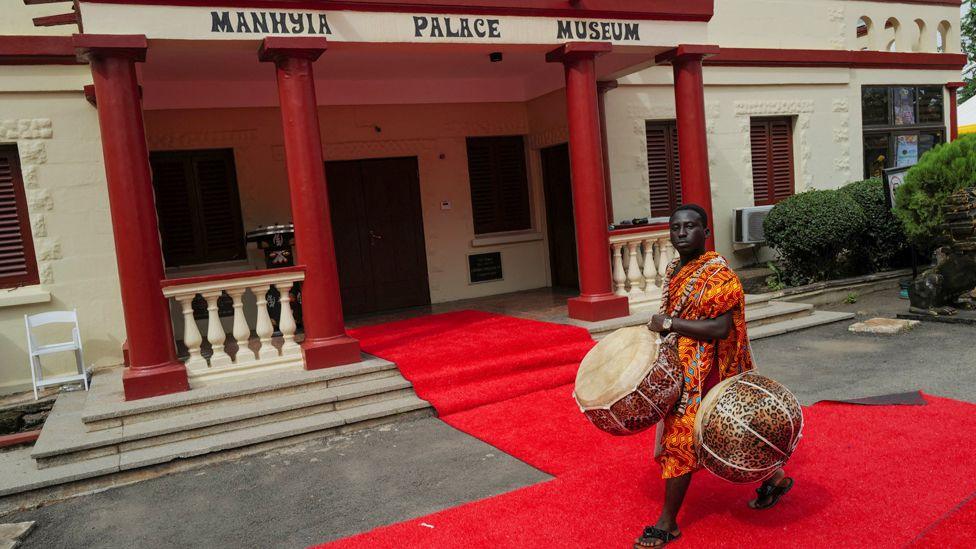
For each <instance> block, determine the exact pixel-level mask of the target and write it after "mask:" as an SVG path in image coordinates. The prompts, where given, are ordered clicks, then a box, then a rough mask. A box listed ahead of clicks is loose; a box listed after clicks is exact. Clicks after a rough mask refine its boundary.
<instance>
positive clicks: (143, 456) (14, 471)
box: [0, 393, 434, 498]
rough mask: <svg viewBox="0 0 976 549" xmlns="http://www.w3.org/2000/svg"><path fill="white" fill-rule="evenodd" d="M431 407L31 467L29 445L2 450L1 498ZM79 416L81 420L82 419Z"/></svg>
mask: <svg viewBox="0 0 976 549" xmlns="http://www.w3.org/2000/svg"><path fill="white" fill-rule="evenodd" d="M74 395H75V394H72V393H68V394H65V395H62V398H64V397H65V396H74ZM60 401H61V399H59V402H60ZM69 407H70V406H69ZM433 413H434V412H433V409H432V408H431V407H430V404H429V403H427V402H426V401H424V400H421V399H420V398H418V397H416V396H401V397H398V398H394V399H391V400H384V401H382V402H375V403H372V404H364V405H360V406H354V407H351V408H346V409H343V410H333V411H328V412H319V413H313V414H309V415H305V416H301V417H295V418H291V419H287V420H282V421H274V422H270V423H263V424H260V425H253V426H249V427H244V428H241V429H236V430H233V431H226V432H220V433H215V434H210V435H206V436H201V437H196V438H191V439H186V440H178V441H173V442H168V443H165V444H161V445H158V446H151V447H146V448H138V449H131V450H122V451H120V452H118V453H116V454H111V455H104V456H101V457H97V458H92V459H86V460H82V461H79V462H74V463H64V464H61V465H56V466H52V467H48V468H45V469H37V468H36V467H35V465H34V462H33V460H31V459H30V457H29V454H28V451H27V449H20V450H16V451H12V452H4V453H0V469H2V470H3V471H4V474H3V475H0V498H4V497H6V496H12V495H14V494H22V493H24V492H28V491H32V490H41V489H45V488H51V487H56V486H59V485H64V484H67V483H76V482H79V481H85V480H89V479H96V480H92V482H96V484H93V485H91V486H92V487H97V486H98V484H97V483H98V482H101V483H102V484H104V485H105V486H111V485H113V480H112V479H113V478H114V477H115V476H116V475H118V474H119V473H122V472H125V471H129V470H133V469H137V468H142V467H149V466H154V465H160V464H165V463H167V462H173V461H175V460H180V459H192V458H194V457H196V456H200V457H202V456H204V455H205V454H210V453H215V452H221V451H229V450H234V453H233V455H234V456H237V457H239V455H241V454H240V453H241V452H244V453H253V452H258V451H266V450H268V449H270V448H273V447H279V446H284V445H288V444H293V443H297V442H301V441H303V440H307V439H308V438H310V437H311V438H319V437H328V436H335V435H339V434H344V433H349V432H352V431H356V430H359V429H365V428H369V427H375V426H377V425H383V424H386V423H392V422H395V421H402V420H408V419H414V418H417V417H426V416H430V415H432V414H433ZM78 421H79V423H80V419H79V420H78ZM218 455H219V454H218ZM207 459H209V458H207ZM7 473H9V474H7ZM97 479H104V480H97ZM129 482H131V480H129Z"/></svg>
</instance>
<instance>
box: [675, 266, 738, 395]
mask: <svg viewBox="0 0 976 549" xmlns="http://www.w3.org/2000/svg"><path fill="white" fill-rule="evenodd" d="M679 263H680V258H675V259H674V260H673V261H671V264H670V265H668V268H667V270H666V271H665V274H666V276H665V277H664V283H663V288H662V296H661V308H660V313H661V314H663V315H666V314H668V309H669V308H670V307H669V306H670V302H671V293H670V292H671V277H672V276H673V275H674V273H675V272H677V270H678V264H679ZM713 265H721V266H724V267H726V268H728V263H727V262H726V261H725V259H724V258H722V257H721V256H719V257H715V258H712V259H709V260H708V261H706V262H705V263H702V265H701V266H700V267H698V269H696V270H695V272H694V273H692V275H691V276H690V277H688V282H686V283H685V287H684V289H683V291H682V292H681V297H680V298H678V303H677V304H675V307H674V310H673V311H672V312H671V316H672V317H673V318H682V316H681V313H682V311H683V310H684V308H685V306H686V305H687V304H688V301H689V299H691V294H692V291H693V290H694V288H695V287H696V286H698V280H699V279H700V278H701V276H702V274H704V272H705V270H706V269H708V268H709V267H711V266H713ZM660 345H669V346H671V347H673V349H674V352H673V353H659V355H660V356H674V357H678V361H679V364H677V365H673V370H674V371H677V372H680V374H679V375H680V376H681V378H684V374H685V372H684V367H683V366H682V365H681V364H680V360H681V357H680V355H679V353H678V334H677V333H675V332H671V333H669V334H668V335H666V336H665V337H664V339H663V340H662V341H661V343H660ZM716 364H717V361H716ZM698 391H699V392H701V387H699V388H698ZM687 405H688V387H687V385H685V384H684V383H682V387H681V396H680V397H679V399H678V402H677V412H678V413H679V414H684V413H685V408H686V407H687Z"/></svg>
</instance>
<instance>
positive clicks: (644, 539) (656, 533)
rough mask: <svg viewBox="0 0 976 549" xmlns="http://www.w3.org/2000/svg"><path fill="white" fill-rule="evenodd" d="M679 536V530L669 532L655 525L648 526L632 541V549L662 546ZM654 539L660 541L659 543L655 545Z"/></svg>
mask: <svg viewBox="0 0 976 549" xmlns="http://www.w3.org/2000/svg"><path fill="white" fill-rule="evenodd" d="M680 537H681V533H680V532H679V533H677V534H672V533H671V532H668V531H667V530H661V529H660V528H658V527H656V526H648V527H647V528H644V533H643V534H641V537H639V538H637V541H635V542H634V549H640V548H641V547H664V546H665V545H667V544H669V543H671V542H672V541H674V540H676V539H678V538H680ZM655 541H661V543H659V544H657V545H655V544H654V542H655ZM648 544H649V545H648Z"/></svg>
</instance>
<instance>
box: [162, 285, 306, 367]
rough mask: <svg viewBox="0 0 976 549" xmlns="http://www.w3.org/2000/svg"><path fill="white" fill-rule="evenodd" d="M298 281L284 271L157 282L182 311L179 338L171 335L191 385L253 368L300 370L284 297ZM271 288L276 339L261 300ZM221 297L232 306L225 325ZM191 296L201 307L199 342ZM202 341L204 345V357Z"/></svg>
mask: <svg viewBox="0 0 976 549" xmlns="http://www.w3.org/2000/svg"><path fill="white" fill-rule="evenodd" d="M304 279H305V272H304V270H303V269H302V268H300V267H289V268H285V269H270V270H266V271H249V272H245V273H234V274H231V275H215V276H203V277H195V278H187V279H174V280H165V281H163V288H162V290H163V295H164V296H166V297H167V298H169V299H171V300H173V301H174V302H175V303H176V304H178V305H179V310H180V312H181V313H182V338H180V336H179V335H177V339H182V340H183V344H184V345H185V346H186V350H187V357H186V359H185V361H184V363H185V364H186V367H187V372H188V374H189V376H190V382H191V386H194V385H201V384H203V383H204V382H206V381H210V380H215V379H222V378H232V377H236V376H238V375H241V374H245V373H247V374H249V373H252V372H254V371H259V370H272V369H273V370H277V369H283V368H296V369H300V368H302V367H304V359H303V358H302V350H301V347H299V345H298V343H297V342H296V341H295V331H296V328H297V326H296V323H295V316H294V313H293V311H292V296H291V294H290V293H289V291H290V290H291V288H292V286H293V285H294V284H295V282H300V281H302V280H304ZM271 288H276V289H277V290H278V292H280V299H279V303H280V304H281V308H280V309H281V316H280V317H279V320H278V330H279V332H280V333H281V336H280V337H272V336H273V334H274V327H273V325H272V322H271V316H270V314H269V313H268V302H267V301H268V300H267V297H266V294H267V292H268V291H269V290H270V289H271ZM224 295H226V296H228V297H229V298H230V301H231V303H232V305H233V318H232V321H231V322H230V323H229V325H225V322H224V319H222V318H221V316H220V301H221V298H222V297H223V296H224ZM197 296H200V297H201V298H202V299H204V300H205V301H206V303H207V319H206V321H205V322H203V327H204V328H205V333H206V337H205V338H204V336H203V335H201V329H200V328H201V326H200V325H199V324H198V321H197V319H196V318H195V317H194V314H193V313H194V312H193V300H194V299H195V298H196V297H197ZM225 299H226V298H225ZM252 304H253V305H252ZM201 322H202V321H201ZM228 334H229V336H230V337H228ZM204 342H206V343H208V344H209V348H210V352H209V354H207V353H206V352H205V351H206V347H205V346H204Z"/></svg>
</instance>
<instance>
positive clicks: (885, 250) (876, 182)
mask: <svg viewBox="0 0 976 549" xmlns="http://www.w3.org/2000/svg"><path fill="white" fill-rule="evenodd" d="M839 191H840V192H841V193H844V194H846V195H848V196H850V197H851V198H852V199H854V202H856V203H857V205H858V206H859V207H860V208H861V210H862V211H863V212H864V216H865V220H866V226H865V228H864V230H863V231H861V232H860V233H858V234H857V235H856V238H855V241H854V243H853V244H852V248H850V249H851V252H852V256H851V260H852V262H853V265H852V267H853V268H854V269H855V270H857V271H860V272H862V273H868V272H877V271H881V270H884V269H887V268H889V267H892V266H894V265H895V264H897V263H898V262H900V261H904V259H905V257H906V255H905V254H906V252H907V251H908V237H907V236H906V235H905V229H904V227H903V226H902V224H901V221H899V220H898V218H897V217H895V215H894V213H892V211H891V208H889V207H888V201H887V200H886V199H885V190H884V183H882V182H881V180H880V179H866V180H864V181H855V182H853V183H848V184H847V185H844V186H843V187H841V188H840V189H839Z"/></svg>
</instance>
